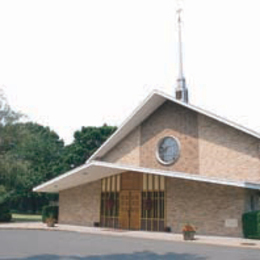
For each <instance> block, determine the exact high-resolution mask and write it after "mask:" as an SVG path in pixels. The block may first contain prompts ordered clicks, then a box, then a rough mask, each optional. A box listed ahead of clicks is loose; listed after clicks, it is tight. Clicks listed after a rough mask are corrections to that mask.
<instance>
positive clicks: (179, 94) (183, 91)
mask: <svg viewBox="0 0 260 260" xmlns="http://www.w3.org/2000/svg"><path fill="white" fill-rule="evenodd" d="M181 12H182V9H178V10H177V17H178V45H179V46H178V54H179V75H178V78H177V87H176V90H175V97H176V99H179V100H181V101H183V102H185V103H188V101H189V98H188V89H187V88H186V82H185V77H184V74H183V56H182V55H183V53H182V20H181Z"/></svg>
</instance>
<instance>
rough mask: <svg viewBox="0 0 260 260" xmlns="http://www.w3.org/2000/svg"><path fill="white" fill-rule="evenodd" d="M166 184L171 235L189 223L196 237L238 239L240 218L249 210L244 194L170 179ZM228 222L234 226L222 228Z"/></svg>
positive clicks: (243, 192) (218, 187)
mask: <svg viewBox="0 0 260 260" xmlns="http://www.w3.org/2000/svg"><path fill="white" fill-rule="evenodd" d="M166 184H167V186H166V190H167V193H166V194H167V195H166V196H167V197H166V198H167V201H166V207H167V208H166V220H167V226H169V227H171V228H172V230H173V232H177V233H180V232H181V231H182V226H183V224H185V223H192V224H193V225H195V226H197V227H198V234H207V235H224V236H235V237H236V236H238V237H240V236H242V227H241V216H242V214H243V213H244V212H246V211H248V210H250V208H249V205H250V204H249V203H248V200H249V199H248V197H249V193H248V191H247V190H245V189H242V188H235V187H229V186H224V185H215V184H209V183H201V182H196V181H187V180H180V179H174V178H168V180H167V182H166ZM230 220H231V221H235V222H236V221H237V224H238V225H237V226H236V227H228V226H227V227H226V226H225V223H226V221H230Z"/></svg>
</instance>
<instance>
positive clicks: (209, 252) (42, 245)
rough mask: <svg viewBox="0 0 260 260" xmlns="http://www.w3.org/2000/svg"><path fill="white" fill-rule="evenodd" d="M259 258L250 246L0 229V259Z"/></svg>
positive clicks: (135, 259) (239, 259)
mask: <svg viewBox="0 0 260 260" xmlns="http://www.w3.org/2000/svg"><path fill="white" fill-rule="evenodd" d="M98 259H101V260H124V259H126V260H146V259H149V260H155V259H156V260H157V259H158V260H206V259H210V260H216V259H221V260H225V259H227V260H259V259H260V250H259V249H254V248H252V249H251V248H242V247H228V246H215V245H205V244H204V245H203V244H196V243H193V242H185V243H184V242H176V241H158V240H152V239H144V238H133V237H122V236H121V237H116V236H110V235H100V234H86V233H78V232H68V231H66V232H64V231H50V230H0V260H98Z"/></svg>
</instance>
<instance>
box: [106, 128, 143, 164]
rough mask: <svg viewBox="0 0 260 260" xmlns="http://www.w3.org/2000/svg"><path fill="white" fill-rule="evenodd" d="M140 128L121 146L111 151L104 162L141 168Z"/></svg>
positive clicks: (122, 142)
mask: <svg viewBox="0 0 260 260" xmlns="http://www.w3.org/2000/svg"><path fill="white" fill-rule="evenodd" d="M139 158H140V127H137V128H136V129H134V130H133V131H132V132H131V133H130V134H129V135H128V136H126V137H125V138H124V139H123V140H122V141H121V142H119V144H117V145H116V146H115V147H114V148H113V149H112V150H111V151H109V152H108V153H107V154H106V155H105V156H104V157H103V158H102V161H106V162H111V163H121V164H130V165H136V166H139V164H140V163H139Z"/></svg>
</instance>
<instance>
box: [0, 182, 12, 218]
mask: <svg viewBox="0 0 260 260" xmlns="http://www.w3.org/2000/svg"><path fill="white" fill-rule="evenodd" d="M8 201H9V194H8V193H7V192H6V190H5V187H4V186H2V185H0V222H9V221H11V219H12V214H11V212H10V208H9V205H8Z"/></svg>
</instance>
